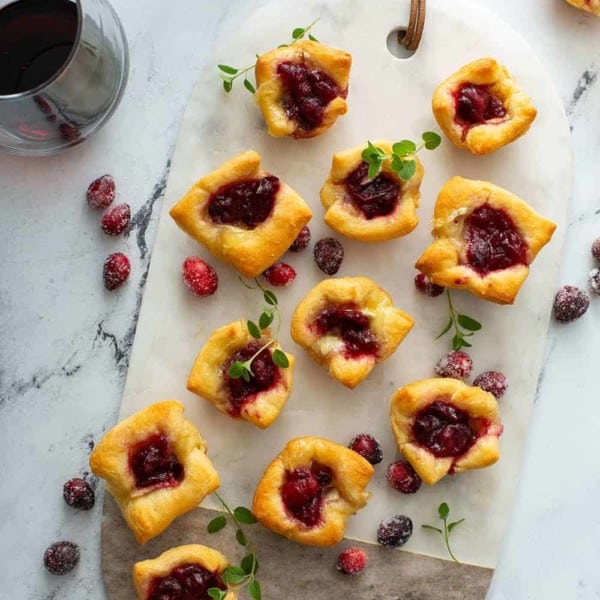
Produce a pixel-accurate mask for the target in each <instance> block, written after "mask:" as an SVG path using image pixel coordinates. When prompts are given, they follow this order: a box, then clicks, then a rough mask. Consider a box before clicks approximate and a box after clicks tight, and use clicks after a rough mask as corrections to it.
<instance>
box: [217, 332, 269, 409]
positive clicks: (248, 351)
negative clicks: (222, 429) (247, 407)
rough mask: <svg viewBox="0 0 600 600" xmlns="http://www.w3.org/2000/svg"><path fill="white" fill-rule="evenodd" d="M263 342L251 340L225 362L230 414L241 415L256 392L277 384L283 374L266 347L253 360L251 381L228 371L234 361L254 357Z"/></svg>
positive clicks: (242, 360) (243, 360)
mask: <svg viewBox="0 0 600 600" xmlns="http://www.w3.org/2000/svg"><path fill="white" fill-rule="evenodd" d="M261 346H262V344H261V342H258V341H256V342H250V343H249V344H248V345H247V346H245V347H244V348H242V349H241V350H238V351H237V352H236V353H235V354H234V355H233V356H232V357H231V358H230V359H229V360H228V361H227V363H226V364H225V367H224V369H223V370H224V372H225V381H226V385H227V388H228V390H229V414H230V415H232V416H234V417H239V416H240V412H241V410H242V407H243V406H244V404H245V403H246V402H247V401H248V400H249V399H250V398H251V397H252V396H254V395H255V394H258V393H259V392H263V391H265V390H267V389H269V388H270V387H272V386H273V385H275V384H276V383H277V382H278V381H279V379H280V377H281V375H280V373H279V369H278V368H277V365H276V364H275V363H274V362H273V358H272V357H271V353H270V352H269V349H268V348H265V349H264V350H263V351H262V352H261V353H260V354H259V355H258V356H257V357H256V358H255V359H254V360H253V361H252V365H251V369H252V373H253V374H254V376H253V377H250V381H246V380H245V379H244V378H242V377H240V378H239V379H232V378H231V377H229V375H227V371H228V370H229V367H230V365H231V364H232V363H234V362H235V361H237V360H239V361H240V362H245V361H247V360H248V359H249V358H252V357H253V356H254V355H255V354H256V353H257V352H258V351H259V350H260V348H261Z"/></svg>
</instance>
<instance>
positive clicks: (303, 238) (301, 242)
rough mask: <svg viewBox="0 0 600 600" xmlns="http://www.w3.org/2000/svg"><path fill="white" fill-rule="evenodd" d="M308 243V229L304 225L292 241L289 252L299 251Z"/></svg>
mask: <svg viewBox="0 0 600 600" xmlns="http://www.w3.org/2000/svg"><path fill="white" fill-rule="evenodd" d="M309 243H310V229H309V228H308V227H307V226H306V225H305V226H304V227H303V228H302V229H301V230H300V233H299V234H298V237H297V238H296V239H295V240H294V241H293V242H292V245H291V246H290V247H289V251H290V252H301V251H302V250H304V249H305V248H306V247H307V246H308V244H309Z"/></svg>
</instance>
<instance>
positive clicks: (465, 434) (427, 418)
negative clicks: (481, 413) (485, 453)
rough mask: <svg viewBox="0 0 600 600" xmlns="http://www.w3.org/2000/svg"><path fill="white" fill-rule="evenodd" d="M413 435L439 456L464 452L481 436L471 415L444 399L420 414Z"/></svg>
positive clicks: (456, 454)
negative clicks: (478, 434) (474, 426)
mask: <svg viewBox="0 0 600 600" xmlns="http://www.w3.org/2000/svg"><path fill="white" fill-rule="evenodd" d="M413 435H414V437H415V440H416V441H417V442H418V443H419V444H422V445H423V446H425V447H427V448H428V449H429V450H431V452H432V453H433V454H434V455H435V456H437V457H448V456H460V455H461V454H464V453H465V452H466V451H467V450H468V449H469V448H470V447H471V446H472V445H473V444H474V443H475V440H476V439H477V436H476V435H475V432H474V431H473V429H472V428H471V425H470V424H469V415H468V414H467V413H466V412H465V411H463V410H461V409H459V408H456V407H455V406H452V405H451V404H449V403H448V402H445V401H443V400H438V401H436V402H434V403H433V404H430V405H429V406H428V407H426V408H425V409H423V410H422V411H421V412H420V413H419V414H418V415H417V418H416V419H415V422H414V424H413Z"/></svg>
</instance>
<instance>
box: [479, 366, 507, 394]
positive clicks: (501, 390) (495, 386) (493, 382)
mask: <svg viewBox="0 0 600 600" xmlns="http://www.w3.org/2000/svg"><path fill="white" fill-rule="evenodd" d="M473 385H475V386H477V387H480V388H481V389H482V390H483V391H484V392H489V393H490V394H492V395H493V396H494V397H495V398H496V400H498V399H499V398H502V396H504V394H505V393H506V390H507V388H508V383H507V381H506V377H505V376H504V374H503V373H500V371H485V372H484V373H481V375H477V377H475V380H474V381H473Z"/></svg>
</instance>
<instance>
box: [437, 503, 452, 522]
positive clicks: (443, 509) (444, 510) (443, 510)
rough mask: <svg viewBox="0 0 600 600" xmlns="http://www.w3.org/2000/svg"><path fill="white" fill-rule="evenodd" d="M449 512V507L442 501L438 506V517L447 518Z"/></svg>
mask: <svg viewBox="0 0 600 600" xmlns="http://www.w3.org/2000/svg"><path fill="white" fill-rule="evenodd" d="M449 514H450V507H449V506H448V504H447V503H446V502H442V503H441V504H440V505H439V506H438V515H440V519H447V518H448V515H449Z"/></svg>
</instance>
